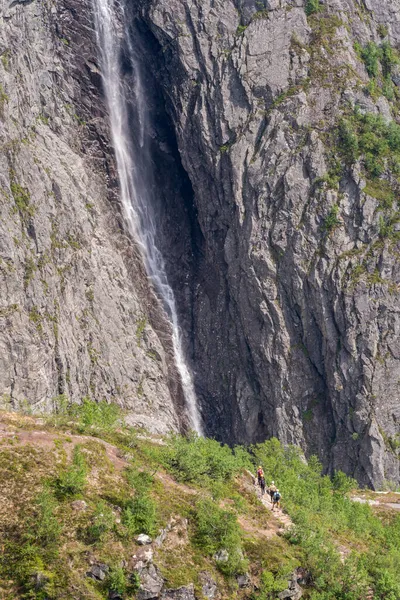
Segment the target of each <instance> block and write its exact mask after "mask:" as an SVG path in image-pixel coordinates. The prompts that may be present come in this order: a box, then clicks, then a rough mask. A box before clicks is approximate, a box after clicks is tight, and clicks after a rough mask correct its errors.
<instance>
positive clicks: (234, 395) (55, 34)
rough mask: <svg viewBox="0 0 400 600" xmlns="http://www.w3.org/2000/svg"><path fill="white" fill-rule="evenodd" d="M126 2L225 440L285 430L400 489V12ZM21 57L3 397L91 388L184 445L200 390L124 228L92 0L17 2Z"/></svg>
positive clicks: (194, 331)
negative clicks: (399, 121)
mask: <svg viewBox="0 0 400 600" xmlns="http://www.w3.org/2000/svg"><path fill="white" fill-rule="evenodd" d="M126 8H127V12H126V17H127V19H128V22H127V23H125V25H128V26H129V27H131V40H132V43H133V44H137V45H138V48H139V51H140V52H141V54H142V57H143V65H142V68H143V71H144V72H145V73H147V77H146V81H145V87H146V90H147V102H148V105H149V112H150V115H151V124H152V125H151V126H152V130H151V137H152V140H153V142H152V149H151V152H152V156H153V160H154V163H155V165H156V167H157V168H156V171H155V176H154V181H153V185H154V187H155V188H157V189H158V190H159V192H158V193H157V194H155V195H154V197H155V199H156V200H155V202H156V203H157V206H156V207H155V208H156V213H157V215H158V218H159V228H160V239H159V242H160V247H161V249H162V250H163V252H164V255H165V257H166V261H167V269H168V274H169V278H170V281H171V283H172V284H173V287H174V290H175V293H176V295H177V298H178V301H179V302H178V303H179V310H180V318H181V323H182V326H183V329H184V335H185V341H186V345H187V347H188V349H189V350H190V354H191V362H192V364H193V370H194V375H195V382H196V388H197V392H198V396H199V398H200V401H201V404H202V410H203V415H204V416H205V422H206V427H207V430H208V431H207V432H208V433H209V434H212V435H215V436H217V437H218V438H220V439H223V440H224V441H232V442H233V441H240V442H249V441H257V440H261V439H264V438H265V437H268V436H270V435H276V436H278V437H279V438H280V439H281V440H282V441H283V442H289V443H296V444H300V445H301V446H302V447H303V448H304V449H305V450H306V452H307V453H308V454H310V453H313V452H316V453H318V454H319V456H320V458H321V459H322V461H323V463H324V465H325V467H326V468H327V469H333V468H341V469H344V470H345V471H346V472H348V473H350V474H352V475H354V476H356V477H357V478H358V479H359V481H360V482H361V483H364V484H368V485H375V486H379V485H382V484H383V482H384V481H385V480H392V481H399V479H400V473H399V463H398V457H397V453H398V446H399V437H398V436H399V435H400V430H399V424H398V423H399V418H400V412H399V402H398V390H399V381H400V365H399V359H400V350H399V341H398V340H399V327H400V322H399V308H398V305H399V278H400V273H399V267H398V264H399V262H398V252H399V249H398V243H399V232H398V229H399V225H398V223H399V221H400V215H399V212H398V206H397V201H398V197H399V194H398V182H397V176H398V172H399V165H400V133H399V131H400V130H399V129H398V128H397V126H396V125H395V122H396V117H397V114H398V113H399V102H398V96H399V94H398V92H397V87H396V86H397V85H398V84H400V75H399V58H398V53H397V50H396V46H397V45H398V44H400V16H399V14H400V13H399V11H400V5H399V4H398V2H396V1H393V2H388V1H386V0H385V1H384V2H381V3H379V5H378V4H377V3H375V2H369V1H368V2H366V3H360V4H359V3H357V2H356V1H355V0H354V1H353V0H348V1H347V2H346V1H345V0H337V1H329V2H324V4H320V3H318V1H317V0H308V2H307V4H306V5H305V4H304V3H303V2H300V0H294V1H293V2H290V1H286V0H281V2H278V1H276V2H275V0H271V2H267V1H266V0H265V1H260V2H259V1H253V0H224V1H222V0H204V1H203V0H201V1H200V0H193V2H190V3H188V2H186V0H140V1H138V2H127V3H126ZM0 54H1V61H0V127H1V144H2V152H1V156H0V202H1V218H0V233H1V235H0V249H1V254H0V256H1V261H0V275H1V287H0V301H1V304H0V323H1V330H0V347H1V352H0V386H1V389H0V396H1V395H2V402H3V403H4V404H7V403H11V405H12V406H21V405H22V404H24V403H25V402H28V403H30V404H32V405H33V406H34V407H35V408H36V409H43V410H50V409H51V408H53V407H54V404H55V401H54V400H53V399H54V398H55V397H57V396H59V395H61V394H65V395H67V396H68V397H69V398H71V399H72V400H79V399H80V398H81V397H82V396H84V395H90V396H92V397H93V398H96V399H101V398H107V399H109V400H115V401H117V402H119V403H120V404H122V405H124V406H125V407H126V408H128V409H129V411H130V414H131V418H132V420H133V421H135V422H137V423H142V424H143V425H145V426H146V427H149V428H151V429H152V430H156V431H166V430H167V429H170V428H174V429H176V428H178V427H180V426H182V425H184V420H185V419H184V417H183V416H182V414H183V398H182V390H181V386H180V384H179V377H178V376H177V373H176V368H175V366H174V361H173V354H172V349H171V343H170V331H169V326H168V323H167V320H166V318H165V315H164V312H163V310H162V308H161V307H160V303H159V302H158V300H157V298H156V296H155V294H154V292H153V291H152V289H151V286H149V284H148V281H147V278H146V276H145V272H144V268H143V265H142V260H141V258H140V255H139V252H138V251H137V249H136V248H135V246H134V243H133V241H132V239H130V237H129V236H128V235H127V234H126V233H125V232H126V228H124V225H123V215H122V212H121V207H120V203H119V193H118V184H117V176H116V168H115V163H114V159H113V153H112V151H111V148H110V141H109V139H110V136H109V131H108V121H107V115H106V110H105V106H104V103H103V99H102V93H101V82H100V73H99V66H98V62H97V56H98V50H97V48H96V43H95V38H94V33H93V14H92V6H91V4H90V3H89V2H87V0H85V2H79V3H77V2H75V1H74V0H62V1H61V0H60V1H59V2H57V3H56V4H53V3H51V2H49V3H47V2H41V3H38V2H30V3H29V2H23V1H22V0H21V2H15V1H14V2H8V1H7V2H5V0H3V1H2V4H1V29H0ZM121 65H122V72H123V75H124V77H125V84H126V88H125V89H126V90H129V86H130V85H131V83H132V73H131V72H130V70H129V64H125V63H124V56H121ZM127 93H128V92H127ZM390 123H392V124H390ZM134 126H135V122H134V118H133V117H132V127H134Z"/></svg>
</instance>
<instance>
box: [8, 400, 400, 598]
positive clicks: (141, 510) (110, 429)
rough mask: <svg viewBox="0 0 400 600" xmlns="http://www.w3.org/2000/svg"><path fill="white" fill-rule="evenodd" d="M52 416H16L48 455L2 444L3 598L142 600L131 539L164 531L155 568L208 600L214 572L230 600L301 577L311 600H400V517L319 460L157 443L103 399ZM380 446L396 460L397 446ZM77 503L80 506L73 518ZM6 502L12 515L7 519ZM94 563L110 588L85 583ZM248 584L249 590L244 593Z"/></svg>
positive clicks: (278, 449) (266, 450)
mask: <svg viewBox="0 0 400 600" xmlns="http://www.w3.org/2000/svg"><path fill="white" fill-rule="evenodd" d="M54 405H55V406H56V407H57V412H56V414H55V415H54V416H53V417H52V418H51V419H49V420H48V421H47V424H43V421H42V422H41V423H40V424H37V425H35V421H34V420H33V419H32V418H30V417H22V416H16V414H15V413H14V414H13V415H12V416H10V417H9V418H10V421H9V422H10V423H13V424H14V425H15V424H17V423H18V426H17V429H16V431H17V432H19V431H21V432H22V431H23V430H24V429H29V428H33V429H35V427H37V428H38V429H39V430H40V432H41V433H40V436H38V440H40V439H42V438H43V436H44V435H47V436H48V440H52V443H53V450H50V449H49V447H48V442H46V445H45V447H43V448H41V447H40V444H39V445H38V446H37V447H31V446H26V445H24V444H22V443H21V444H20V443H19V442H18V440H17V439H16V441H14V442H13V444H12V445H9V443H8V441H7V443H6V444H4V443H0V476H1V478H2V490H3V491H2V495H1V497H0V515H1V518H0V533H1V536H2V561H1V562H0V593H1V594H2V597H4V599H5V600H11V599H13V600H16V599H18V598H20V599H21V600H25V599H33V598H38V599H39V600H44V599H45V598H46V599H48V600H67V599H69V598H72V597H77V598H87V599H89V600H96V599H97V600H98V599H101V598H103V599H104V600H105V599H106V598H108V597H109V594H110V592H114V593H116V594H120V595H121V596H122V597H123V598H124V600H128V599H133V598H134V597H135V591H136V590H137V589H138V587H139V585H140V576H139V574H138V573H137V572H135V571H133V570H132V569H131V567H130V566H129V565H130V560H131V558H132V556H133V555H134V554H135V553H136V552H137V550H138V548H137V545H136V543H135V536H136V535H137V534H139V533H148V534H149V535H151V536H156V535H158V532H159V529H160V528H164V527H165V526H166V525H167V524H169V528H170V533H168V534H167V538H166V540H165V542H164V543H163V544H162V545H161V546H159V547H158V546H156V545H153V550H154V562H155V564H156V565H157V566H158V567H159V569H160V570H161V572H162V574H163V576H164V578H165V579H166V586H167V587H178V586H180V585H186V584H189V583H194V585H195V589H196V590H197V592H198V596H199V598H200V597H201V592H200V591H201V580H200V578H199V574H200V573H201V572H204V571H207V572H209V573H210V574H211V576H212V577H213V578H214V579H215V580H216V581H217V582H218V588H219V592H220V595H221V598H222V600H228V599H232V598H238V599H243V600H244V599H245V598H246V599H247V598H249V599H250V598H251V600H273V599H274V600H275V599H276V598H277V595H278V593H279V592H280V591H282V590H283V589H285V588H286V587H287V581H288V578H289V577H290V575H291V573H292V572H293V570H294V569H295V568H297V567H299V566H301V567H302V568H303V569H305V570H306V571H307V572H308V577H307V580H308V583H307V585H304V588H305V592H304V597H305V598H308V599H310V600H336V599H338V600H365V598H367V597H372V595H373V597H374V598H377V599H380V600H396V599H397V598H398V597H399V591H400V571H399V569H398V564H399V562H400V516H399V515H397V514H396V513H392V512H391V511H389V510H385V511H383V512H382V511H377V512H374V508H373V507H370V506H368V505H362V504H358V503H354V502H352V501H351V500H350V499H349V493H350V492H351V490H352V489H353V488H354V487H355V486H356V484H355V482H354V481H353V480H352V479H350V478H349V477H347V476H346V475H345V474H343V473H341V472H337V473H336V474H335V475H334V476H333V477H332V478H329V477H328V476H323V475H322V474H321V465H320V463H319V462H318V460H317V459H316V458H315V457H310V458H309V459H308V463H306V462H305V460H304V458H303V457H302V455H301V452H300V450H299V449H298V448H296V447H294V446H287V447H283V446H282V445H281V444H280V443H279V442H278V441H277V440H275V439H272V440H269V441H267V442H264V443H262V444H258V445H256V446H253V447H251V448H244V447H236V448H234V449H231V448H229V447H227V446H224V445H221V444H219V443H218V442H216V441H215V440H210V439H203V438H199V437H197V436H196V435H194V434H193V435H190V436H189V437H187V438H185V437H182V436H179V435H173V436H169V437H168V438H164V439H163V440H159V439H157V438H150V437H148V436H143V435H140V432H138V431H136V430H133V429H132V428H130V427H127V426H124V425H123V422H122V415H121V414H120V413H119V411H118V409H117V408H116V407H115V406H113V405H108V404H106V403H105V402H103V403H100V404H95V403H93V402H91V401H90V400H88V399H85V400H84V401H83V402H82V404H81V405H78V406H74V405H72V406H71V405H70V403H69V401H68V398H67V397H65V396H59V397H58V398H57V399H54ZM305 413H311V409H310V410H309V411H305ZM7 418H8V417H7V414H6V413H3V416H2V420H3V421H4V420H5V422H7ZM16 419H19V421H16ZM304 419H305V420H308V416H306V414H304ZM83 432H84V433H85V436H86V437H85V438H83V437H82V433H83ZM76 436H78V437H76ZM34 437H35V436H34ZM352 438H353V440H354V442H357V439H358V436H357V434H353V435H352ZM103 440H104V441H103ZM0 441H1V440H0ZM105 442H108V444H107V443H105ZM159 442H162V443H159ZM385 443H387V444H388V446H389V445H390V447H391V449H392V451H393V452H394V453H397V452H398V448H399V447H400V443H399V441H398V439H397V438H389V437H387V436H386V441H385ZM110 444H112V445H113V446H111V445H110ZM258 464H262V465H263V468H264V472H265V476H266V479H267V481H268V482H269V481H270V480H271V479H274V480H275V481H276V482H278V485H279V489H280V491H281V493H282V499H283V506H284V510H285V512H286V513H287V514H289V515H290V517H291V519H292V522H293V526H292V527H291V528H289V529H287V530H286V531H285V532H284V533H282V535H276V533H275V531H276V530H274V527H275V528H276V527H277V521H276V520H275V521H274V520H273V517H272V516H271V515H270V513H269V512H268V511H267V510H265V509H264V508H263V506H262V505H261V504H260V502H259V500H258V499H257V497H256V494H255V492H254V488H253V485H252V483H251V482H250V479H249V476H248V474H247V473H246V469H249V470H251V471H252V472H253V473H254V472H255V469H256V466H257V465H258ZM76 498H79V499H81V500H84V501H85V502H84V505H85V507H86V508H85V509H82V510H77V509H76V508H74V507H73V504H76V502H73V501H74V500H75V499H76ZM10 505H12V506H13V511H12V514H9V513H10V511H6V510H3V509H4V507H8V506H10ZM89 559H90V560H91V561H93V560H95V561H98V562H101V563H105V564H106V565H107V566H108V570H107V572H106V575H105V577H104V580H103V581H95V580H93V579H90V578H88V577H87V576H86V575H85V573H86V572H87V570H89V569H90V564H92V563H90V562H88V561H89ZM241 573H248V574H249V575H250V577H251V582H252V586H253V587H252V589H250V588H249V589H247V590H240V589H238V587H237V583H236V576H237V575H238V574H241Z"/></svg>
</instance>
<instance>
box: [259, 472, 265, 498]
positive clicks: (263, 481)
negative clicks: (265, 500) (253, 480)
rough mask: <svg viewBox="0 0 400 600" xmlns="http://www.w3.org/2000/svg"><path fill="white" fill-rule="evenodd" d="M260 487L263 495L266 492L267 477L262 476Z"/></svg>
mask: <svg viewBox="0 0 400 600" xmlns="http://www.w3.org/2000/svg"><path fill="white" fill-rule="evenodd" d="M260 488H261V496H264V494H265V478H264V477H261V479H260Z"/></svg>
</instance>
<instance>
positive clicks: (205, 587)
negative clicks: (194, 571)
mask: <svg viewBox="0 0 400 600" xmlns="http://www.w3.org/2000/svg"><path fill="white" fill-rule="evenodd" d="M199 579H200V583H201V585H202V587H201V591H202V593H203V596H205V598H208V599H209V600H213V598H215V595H216V593H217V591H218V588H217V584H216V583H215V581H214V579H213V578H212V577H211V575H210V573H208V572H207V571H203V572H202V573H199Z"/></svg>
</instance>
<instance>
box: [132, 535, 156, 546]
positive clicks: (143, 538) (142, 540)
mask: <svg viewBox="0 0 400 600" xmlns="http://www.w3.org/2000/svg"><path fill="white" fill-rule="evenodd" d="M152 541H153V540H152V539H151V537H150V536H149V535H146V534H145V533H141V534H140V535H138V536H137V538H135V542H136V543H137V544H139V546H146V545H147V544H151V543H152Z"/></svg>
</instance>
